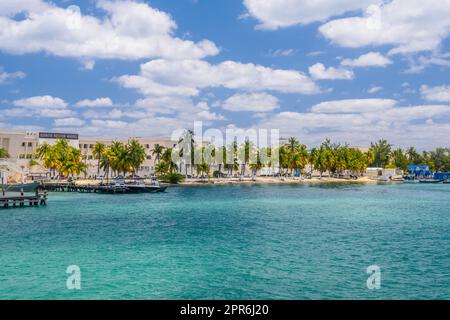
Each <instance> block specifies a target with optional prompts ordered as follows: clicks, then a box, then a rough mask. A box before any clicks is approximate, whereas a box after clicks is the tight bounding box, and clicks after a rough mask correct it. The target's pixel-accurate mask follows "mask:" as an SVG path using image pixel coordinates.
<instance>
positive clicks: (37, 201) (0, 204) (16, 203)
mask: <svg viewBox="0 0 450 320" xmlns="http://www.w3.org/2000/svg"><path fill="white" fill-rule="evenodd" d="M45 205H47V192H46V191H44V192H43V193H39V192H38V191H36V192H35V194H34V195H25V194H24V193H23V192H21V193H20V195H14V196H7V195H5V193H4V192H2V195H0V209H1V208H3V209H8V208H20V207H25V206H29V207H39V206H45Z"/></svg>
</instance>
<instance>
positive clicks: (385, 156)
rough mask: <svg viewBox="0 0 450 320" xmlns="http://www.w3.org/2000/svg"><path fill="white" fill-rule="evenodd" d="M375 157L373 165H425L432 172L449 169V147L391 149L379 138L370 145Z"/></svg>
mask: <svg viewBox="0 0 450 320" xmlns="http://www.w3.org/2000/svg"><path fill="white" fill-rule="evenodd" d="M371 148H372V150H373V152H374V155H375V158H374V161H373V163H372V165H373V166H377V167H387V168H399V169H403V170H405V171H406V170H407V168H408V165H426V166H429V167H430V170H431V171H434V172H449V171H450V148H437V149H436V150H434V151H423V152H422V153H419V152H418V151H417V150H416V148H414V147H409V148H407V149H406V150H404V149H402V148H397V149H393V148H392V145H391V144H389V143H388V142H387V141H386V140H380V141H379V142H377V143H373V144H372V146H371Z"/></svg>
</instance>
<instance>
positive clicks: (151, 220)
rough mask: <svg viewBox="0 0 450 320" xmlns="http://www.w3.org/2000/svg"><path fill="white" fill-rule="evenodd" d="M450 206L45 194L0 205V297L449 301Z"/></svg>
mask: <svg viewBox="0 0 450 320" xmlns="http://www.w3.org/2000/svg"><path fill="white" fill-rule="evenodd" d="M449 208H450V185H409V184H404V185H320V186H293V185H292V186H290V185H274V186H263V185H261V186H220V187H219V186H212V187H184V188H181V187H179V188H170V189H168V191H167V192H166V193H164V194H148V195H95V194H76V193H72V194H67V193H65V194H63V193H51V194H50V198H49V203H48V206H47V207H42V208H24V209H8V210H0V299H24V298H27V299H28V298H31V299H94V298H105V299H114V298H116V299H366V298H368V299H382V298H386V299H431V298H436V299H450V209H449ZM69 265H78V266H79V267H80V268H81V290H79V291H76V290H75V291H73V290H68V289H67V288H66V279H67V277H68V275H67V274H66V268H67V267H68V266H69ZM370 265H378V266H379V267H380V268H381V289H380V290H368V289H367V287H366V280H367V277H368V275H367V274H366V268H367V267H368V266H370Z"/></svg>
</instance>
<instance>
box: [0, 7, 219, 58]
mask: <svg viewBox="0 0 450 320" xmlns="http://www.w3.org/2000/svg"><path fill="white" fill-rule="evenodd" d="M5 2H6V1H2V2H1V6H0V50H1V51H4V52H8V53H14V54H24V53H35V52H46V53H49V54H53V55H56V56H62V57H73V58H78V59H80V60H82V61H83V62H84V63H85V66H88V67H93V61H94V60H95V59H126V60H137V59H143V58H156V57H163V58H170V59H185V58H196V59H197V58H203V57H206V56H210V55H216V54H217V53H218V52H219V50H218V49H217V47H216V46H215V45H214V44H213V43H212V42H211V41H208V40H202V41H200V42H198V43H194V42H192V41H187V40H182V39H179V38H176V37H174V36H173V32H174V30H175V29H176V27H177V26H176V23H175V22H174V21H173V20H172V18H171V17H170V16H169V15H168V14H167V13H165V12H162V11H159V10H157V9H154V8H152V7H150V6H149V5H147V4H145V3H140V2H135V1H109V0H99V1H97V7H98V8H99V9H101V10H103V11H104V12H105V15H104V17H103V18H97V17H95V16H89V15H83V14H82V13H81V12H80V11H79V9H78V7H76V6H70V7H69V8H67V9H64V8H61V7H57V6H55V5H53V4H50V3H46V2H44V1H38V0H36V1H31V0H28V1H25V2H23V1H20V4H19V3H15V2H19V1H14V3H13V4H9V3H8V4H6V3H5ZM20 12H23V13H25V17H24V18H21V19H15V18H14V16H15V15H16V14H18V13H20Z"/></svg>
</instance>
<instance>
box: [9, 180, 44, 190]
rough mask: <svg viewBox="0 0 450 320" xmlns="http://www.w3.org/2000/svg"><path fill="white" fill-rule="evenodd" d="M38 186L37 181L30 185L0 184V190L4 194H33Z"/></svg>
mask: <svg viewBox="0 0 450 320" xmlns="http://www.w3.org/2000/svg"><path fill="white" fill-rule="evenodd" d="M39 186H40V184H39V182H37V181H34V182H30V183H12V184H0V190H3V191H5V192H22V191H23V192H35V191H36V189H37V188H39Z"/></svg>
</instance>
